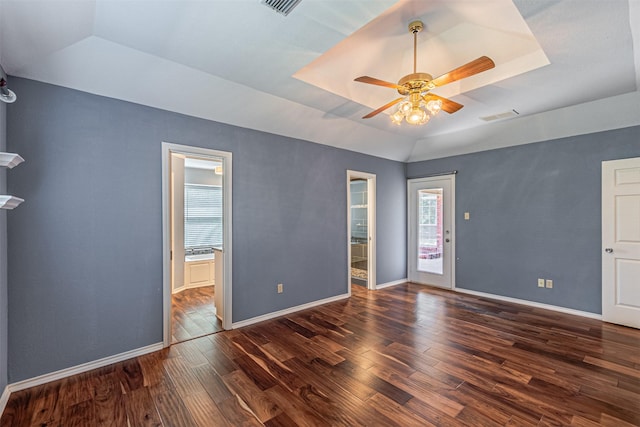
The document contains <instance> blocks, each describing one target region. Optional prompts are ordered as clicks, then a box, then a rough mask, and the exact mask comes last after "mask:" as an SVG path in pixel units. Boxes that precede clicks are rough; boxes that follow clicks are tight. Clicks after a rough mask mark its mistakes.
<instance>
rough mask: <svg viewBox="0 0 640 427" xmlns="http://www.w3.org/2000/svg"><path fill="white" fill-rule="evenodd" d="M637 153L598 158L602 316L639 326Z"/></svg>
mask: <svg viewBox="0 0 640 427" xmlns="http://www.w3.org/2000/svg"><path fill="white" fill-rule="evenodd" d="M638 218H640V157H638V158H632V159H622V160H611V161H605V162H602V244H603V248H602V249H603V252H602V320H604V321H605V322H612V323H617V324H620V325H625V326H630V327H633V328H640V280H638V278H639V277H640V222H639V221H638Z"/></svg>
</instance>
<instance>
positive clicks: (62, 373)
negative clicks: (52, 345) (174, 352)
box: [2, 343, 164, 397]
mask: <svg viewBox="0 0 640 427" xmlns="http://www.w3.org/2000/svg"><path fill="white" fill-rule="evenodd" d="M163 348H164V347H163V344H162V343H157V344H151V345H148V346H146V347H141V348H137V349H135V350H130V351H125V352H124V353H120V354H116V355H113V356H108V357H105V358H102V359H98V360H94V361H92V362H87V363H83V364H82V365H77V366H72V367H70V368H66V369H61V370H59V371H55V372H51V373H48V374H44V375H40V376H38V377H35V378H29V379H26V380H22V381H18V382H17V383H13V384H9V385H8V386H7V388H8V389H9V391H10V393H13V392H15V391H20V390H24V389H27V388H30V387H35V386H38V385H42V384H46V383H48V382H51V381H56V380H59V379H62V378H66V377H70V376H72V375H76V374H81V373H83V372H87V371H91V370H92V369H97V368H102V367H103V366H107V365H111V364H112V363H118V362H122V361H123V360H127V359H132V358H134V357H138V356H142V355H144V354H148V353H153V352H154V351H158V350H162V349H163ZM2 396H3V397H4V394H3V395H2Z"/></svg>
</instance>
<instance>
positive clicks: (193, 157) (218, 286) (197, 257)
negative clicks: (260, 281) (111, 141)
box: [162, 143, 232, 347]
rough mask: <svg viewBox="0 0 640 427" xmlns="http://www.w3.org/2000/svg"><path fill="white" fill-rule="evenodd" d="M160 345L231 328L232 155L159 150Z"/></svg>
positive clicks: (188, 149)
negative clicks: (160, 185)
mask: <svg viewBox="0 0 640 427" xmlns="http://www.w3.org/2000/svg"><path fill="white" fill-rule="evenodd" d="M162 158H163V163H162V177H163V180H162V187H163V188H162V198H163V201H162V205H163V340H164V345H165V347H166V346H169V345H170V344H174V343H176V342H180V341H184V340H187V339H192V338H196V337H198V336H202V335H207V334H210V333H214V332H217V331H220V330H222V329H228V328H230V326H231V319H232V317H231V278H232V275H231V265H232V264H231V253H232V252H231V245H232V242H231V219H232V216H231V175H232V174H231V153H227V152H221V151H216V150H209V149H203V148H198V147H188V146H182V145H177V144H169V143H163V144H162Z"/></svg>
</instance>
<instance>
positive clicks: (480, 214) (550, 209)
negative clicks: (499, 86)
mask: <svg viewBox="0 0 640 427" xmlns="http://www.w3.org/2000/svg"><path fill="white" fill-rule="evenodd" d="M636 156H640V127H632V128H625V129H619V130H614V131H608V132H600V133H594V134H589V135H581V136H575V137H570V138H563V139H559V140H553V141H546V142H541V143H536V144H528V145H522V146H516V147H509V148H504V149H499V150H492V151H485V152H480V153H474V154H468V155H463V156H455V157H449V158H444V159H438V160H432V161H425V162H416V163H410V164H408V165H407V176H408V178H417V177H421V176H425V175H427V174H430V173H436V172H444V171H451V170H457V171H458V174H457V176H456V256H457V261H456V286H457V287H459V288H464V289H471V290H475V291H481V292H488V293H491V294H496V295H502V296H508V297H514V298H520V299H524V300H529V301H536V302H541V303H546V304H553V305H557V306H561V307H567V308H572V309H577V310H583V311H587V312H592V313H600V312H601V305H602V304H601V253H602V247H601V240H602V239H601V203H600V198H601V162H602V161H603V160H612V159H619V158H627V157H636ZM464 212H469V213H470V220H469V221H465V220H464V217H463V215H464ZM538 278H546V279H552V280H553V281H554V287H553V289H546V288H545V289H541V288H538V287H537V279H538Z"/></svg>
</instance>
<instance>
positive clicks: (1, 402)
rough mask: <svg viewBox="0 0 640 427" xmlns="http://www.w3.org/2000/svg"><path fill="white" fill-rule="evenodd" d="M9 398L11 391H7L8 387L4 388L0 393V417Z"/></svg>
mask: <svg viewBox="0 0 640 427" xmlns="http://www.w3.org/2000/svg"><path fill="white" fill-rule="evenodd" d="M9 396H11V390H9V386H6V387H5V388H4V391H3V392H2V396H0V416H2V414H3V413H4V408H6V407H7V402H8V401H9Z"/></svg>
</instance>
